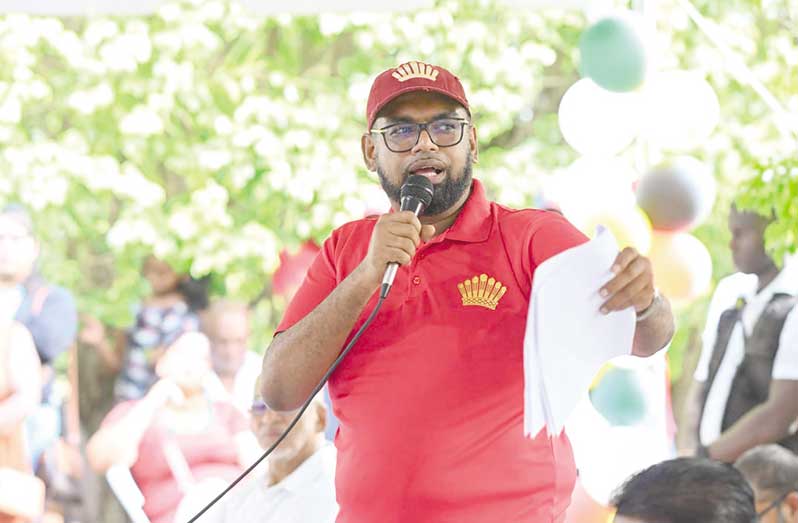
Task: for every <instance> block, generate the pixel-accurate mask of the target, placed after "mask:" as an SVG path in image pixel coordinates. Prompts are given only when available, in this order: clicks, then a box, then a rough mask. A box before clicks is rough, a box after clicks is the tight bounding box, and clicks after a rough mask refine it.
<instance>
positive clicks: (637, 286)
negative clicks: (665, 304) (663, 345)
mask: <svg viewBox="0 0 798 523" xmlns="http://www.w3.org/2000/svg"><path fill="white" fill-rule="evenodd" d="M611 270H612V272H613V274H615V277H613V278H612V279H611V280H610V281H609V282H607V283H606V284H605V285H604V287H602V288H601V289H600V290H599V294H600V295H601V297H602V298H604V299H605V302H604V304H603V305H602V306H601V312H602V314H608V313H610V312H612V311H620V310H623V309H625V308H627V307H634V308H635V312H637V313H639V312H641V311H644V310H645V309H646V308H647V307H648V306H649V305H651V303H652V302H653V301H654V272H653V270H652V268H651V261H650V260H649V259H648V258H646V257H645V256H642V255H641V254H640V253H639V252H637V250H635V249H634V248H632V247H626V248H625V249H624V250H622V251H621V252H620V253H618V256H617V257H616V258H615V261H614V262H613V264H612V268H611Z"/></svg>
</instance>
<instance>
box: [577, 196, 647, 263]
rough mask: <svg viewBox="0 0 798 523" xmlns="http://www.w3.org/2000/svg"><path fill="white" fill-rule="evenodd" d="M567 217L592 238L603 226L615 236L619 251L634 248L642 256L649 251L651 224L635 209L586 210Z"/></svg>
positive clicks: (643, 214) (628, 207) (626, 207)
mask: <svg viewBox="0 0 798 523" xmlns="http://www.w3.org/2000/svg"><path fill="white" fill-rule="evenodd" d="M567 216H568V218H569V219H571V221H572V223H573V224H574V225H575V226H576V227H577V228H578V229H579V230H580V231H582V232H583V233H585V234H586V235H587V236H590V237H593V236H594V234H595V231H596V227H597V226H599V225H603V226H604V227H606V228H607V229H609V230H610V231H611V232H612V234H613V236H615V240H616V241H617V242H618V248H619V249H623V248H624V247H634V248H635V249H637V251H638V252H640V253H642V254H647V253H648V252H649V250H650V249H651V224H650V223H649V221H648V217H647V216H646V215H645V213H643V211H641V210H640V209H638V208H637V207H632V206H623V207H616V208H609V207H608V208H604V209H595V210H592V211H591V210H589V209H588V210H584V211H579V212H576V213H575V214H574V213H572V214H571V215H567Z"/></svg>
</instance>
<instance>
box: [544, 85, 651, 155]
mask: <svg viewBox="0 0 798 523" xmlns="http://www.w3.org/2000/svg"><path fill="white" fill-rule="evenodd" d="M640 103H641V99H640V96H639V95H638V94H637V93H613V92H610V91H607V90H606V89H602V88H601V87H599V86H598V85H596V84H595V83H594V82H593V81H592V80H590V79H589V78H582V79H581V80H578V81H577V82H576V83H575V84H573V85H572V86H571V87H569V88H568V90H567V91H566V92H565V94H564V95H563V97H562V100H561V101H560V108H559V113H558V116H559V123H560V131H561V132H562V136H563V138H564V139H565V141H566V142H568V144H569V145H570V146H571V147H573V148H574V149H576V150H577V151H578V152H580V153H582V154H585V155H591V154H592V155H598V156H612V155H614V154H616V153H618V152H619V151H621V150H622V149H623V148H625V147H626V146H627V145H629V144H630V143H631V142H632V140H634V139H635V137H636V136H637V134H638V132H639V130H640V125H641V120H640V118H641V112H642V110H641V109H642V108H641V106H640Z"/></svg>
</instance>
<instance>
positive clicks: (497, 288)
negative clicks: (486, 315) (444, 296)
mask: <svg viewBox="0 0 798 523" xmlns="http://www.w3.org/2000/svg"><path fill="white" fill-rule="evenodd" d="M457 289H458V290H459V291H460V296H462V299H463V305H478V306H480V307H485V308H486V309H490V310H492V311H495V310H496V306H497V305H499V300H501V299H502V296H504V293H505V292H507V287H505V286H504V285H502V283H501V282H499V281H496V280H495V279H494V278H493V277H491V278H488V275H487V274H480V275H479V276H474V277H473V278H471V279H469V280H466V281H464V282H463V283H458V284H457Z"/></svg>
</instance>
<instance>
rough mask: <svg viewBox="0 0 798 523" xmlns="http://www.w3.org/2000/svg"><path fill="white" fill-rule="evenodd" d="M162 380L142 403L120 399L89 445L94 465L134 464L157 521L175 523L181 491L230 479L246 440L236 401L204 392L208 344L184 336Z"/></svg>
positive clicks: (164, 360) (147, 508) (160, 367)
mask: <svg viewBox="0 0 798 523" xmlns="http://www.w3.org/2000/svg"><path fill="white" fill-rule="evenodd" d="M156 373H157V376H158V378H159V379H158V381H157V382H156V383H155V384H154V385H153V386H152V387H151V388H150V390H149V391H148V392H147V394H145V395H144V397H143V398H141V399H139V400H131V401H126V402H123V403H120V404H119V405H117V406H116V407H114V409H113V410H112V411H111V412H110V413H109V414H108V416H107V417H106V419H105V420H104V422H103V424H102V426H101V427H100V429H99V430H98V431H97V432H96V433H95V434H94V436H92V438H91V439H90V440H89V443H88V446H87V455H88V459H89V463H90V464H91V466H92V468H93V469H94V470H95V471H97V472H98V473H105V472H106V471H108V470H109V469H110V468H111V467H113V466H124V467H128V468H130V471H131V474H132V475H133V479H134V480H135V482H136V483H137V485H138V486H139V488H140V489H141V491H142V493H143V495H144V499H145V503H144V512H145V513H146V514H147V516H148V517H149V518H150V520H151V521H152V523H172V522H173V519H174V515H175V511H176V510H177V507H178V505H179V503H180V501H181V499H182V497H183V495H184V494H185V493H187V492H189V491H191V489H192V487H194V486H195V485H196V484H199V483H200V482H202V481H205V480H208V479H212V478H213V479H218V480H223V481H231V480H233V479H234V478H235V477H236V476H237V474H238V473H239V472H240V471H241V470H242V468H243V467H242V465H243V463H242V462H241V459H240V452H239V448H238V447H239V442H240V441H241V436H242V435H244V436H246V437H249V435H248V431H247V430H246V428H247V422H246V419H245V418H244V416H243V415H242V414H241V413H240V412H239V411H238V409H236V408H235V407H234V406H233V405H232V404H230V403H227V402H214V401H212V400H210V399H209V398H208V397H207V396H206V394H205V386H206V384H207V381H208V379H209V378H210V376H211V363H210V347H209V343H208V340H207V338H206V337H205V336H204V335H203V334H200V333H198V332H189V333H185V334H183V335H182V336H181V337H180V338H178V339H177V340H176V341H175V343H173V344H172V345H171V346H170V347H169V348H168V349H167V350H166V351H165V352H164V354H163V356H162V357H161V358H160V359H159V360H158V362H157V364H156Z"/></svg>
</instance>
